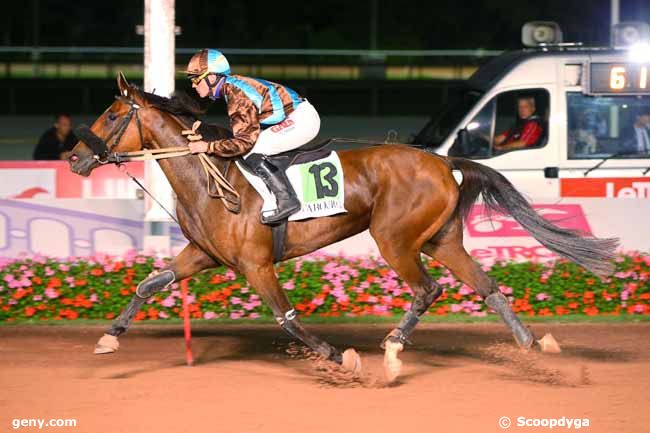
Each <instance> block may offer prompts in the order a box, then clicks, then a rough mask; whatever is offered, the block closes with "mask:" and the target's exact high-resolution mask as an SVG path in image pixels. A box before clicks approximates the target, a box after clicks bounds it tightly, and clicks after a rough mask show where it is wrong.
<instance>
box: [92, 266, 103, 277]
mask: <svg viewBox="0 0 650 433" xmlns="http://www.w3.org/2000/svg"><path fill="white" fill-rule="evenodd" d="M90 275H92V276H94V277H101V276H102V275H104V270H103V269H102V268H94V269H93V270H92V271H90Z"/></svg>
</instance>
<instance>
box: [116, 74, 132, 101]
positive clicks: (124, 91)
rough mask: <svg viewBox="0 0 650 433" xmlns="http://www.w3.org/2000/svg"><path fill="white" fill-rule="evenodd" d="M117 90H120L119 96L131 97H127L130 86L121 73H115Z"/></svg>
mask: <svg viewBox="0 0 650 433" xmlns="http://www.w3.org/2000/svg"><path fill="white" fill-rule="evenodd" d="M117 88H118V89H120V95H122V96H127V97H128V96H131V95H129V92H130V91H131V86H130V84H129V82H128V81H126V78H124V74H123V73H122V72H118V73H117Z"/></svg>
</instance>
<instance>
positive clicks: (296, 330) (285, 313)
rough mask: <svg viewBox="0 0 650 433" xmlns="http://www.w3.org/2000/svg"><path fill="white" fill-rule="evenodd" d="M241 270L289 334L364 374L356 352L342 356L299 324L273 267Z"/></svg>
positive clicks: (329, 358)
mask: <svg viewBox="0 0 650 433" xmlns="http://www.w3.org/2000/svg"><path fill="white" fill-rule="evenodd" d="M241 271H242V273H243V274H244V276H245V277H246V280H247V281H248V283H249V284H250V285H251V286H252V287H253V288H254V289H255V291H256V292H257V293H259V294H260V296H261V298H262V299H263V300H264V302H265V303H266V304H267V305H268V306H269V307H270V308H271V311H273V315H274V316H275V320H276V321H277V322H278V324H279V325H280V326H281V327H282V329H284V331H285V332H286V333H287V334H289V335H291V336H292V337H294V338H297V339H299V340H300V341H302V342H303V343H304V344H305V345H307V347H309V348H310V349H311V350H313V351H314V352H316V353H318V354H319V355H321V356H322V357H323V358H325V359H327V360H330V361H334V362H336V363H337V364H339V365H342V366H343V367H344V368H345V369H347V370H349V371H352V372H354V373H359V372H360V370H361V359H360V357H359V355H358V354H357V353H356V352H355V351H354V350H353V349H348V350H346V351H345V352H344V353H343V354H341V352H339V351H338V350H337V349H336V348H335V347H334V346H332V345H330V344H329V343H327V342H326V341H323V340H321V339H320V338H318V337H316V336H315V335H313V334H311V333H310V332H308V331H307V330H306V329H305V328H304V327H303V326H302V324H301V323H300V322H299V321H298V317H297V314H296V310H294V309H293V308H292V306H291V303H290V302H289V299H288V298H287V295H286V293H285V292H284V290H282V287H280V284H279V283H278V278H277V276H276V275H275V270H274V269H273V265H272V264H268V265H262V266H249V267H246V268H244V269H241Z"/></svg>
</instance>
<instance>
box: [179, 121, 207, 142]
mask: <svg viewBox="0 0 650 433" xmlns="http://www.w3.org/2000/svg"><path fill="white" fill-rule="evenodd" d="M199 126H201V121H200V120H197V121H196V122H194V124H193V125H192V129H184V130H182V131H181V135H182V136H184V137H185V138H187V140H188V141H190V142H192V141H201V140H203V136H202V135H201V134H199V131H198V129H199Z"/></svg>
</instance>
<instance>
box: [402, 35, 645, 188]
mask: <svg viewBox="0 0 650 433" xmlns="http://www.w3.org/2000/svg"><path fill="white" fill-rule="evenodd" d="M632 24H633V26H636V28H637V29H638V30H639V32H638V34H640V35H642V36H643V35H644V34H647V33H648V30H647V25H645V24H643V23H640V24H639V23H632ZM622 26H625V24H622V25H621V27H622ZM639 27H640V28H639ZM524 29H526V27H524ZM623 30H624V29H623ZM533 31H534V30H533ZM626 31H627V33H623V34H624V35H629V34H630V31H629V29H628V30H626ZM615 42H616V45H624V44H623V43H621V42H620V41H615ZM633 42H635V43H633V44H628V45H626V46H624V47H617V48H613V47H607V48H585V47H582V46H580V45H579V44H555V45H553V44H544V45H543V46H539V47H536V48H532V49H525V50H521V51H514V52H507V53H505V54H502V55H500V56H498V57H496V58H494V59H493V60H492V61H490V62H489V63H487V64H485V65H484V66H483V67H481V68H480V69H479V70H478V71H477V72H476V73H475V74H474V75H473V76H472V77H471V78H470V79H469V80H468V82H467V87H466V89H465V90H464V92H463V93H462V95H461V96H460V97H459V98H458V100H457V101H456V102H455V103H452V104H450V105H449V106H448V108H447V109H446V110H444V111H443V112H442V113H441V114H440V115H439V116H437V117H435V118H433V119H432V121H431V122H430V123H429V124H428V125H427V126H426V127H425V128H424V129H423V130H422V131H421V132H420V133H419V134H418V135H417V136H416V137H415V138H414V144H415V145H418V144H420V145H426V146H429V147H433V148H434V149H435V150H436V152H437V153H440V154H445V155H447V154H448V155H457V156H464V157H467V158H472V159H477V160H480V162H481V163H482V164H485V165H488V166H490V167H492V168H495V169H497V170H498V171H500V172H501V173H503V174H504V175H505V176H506V177H508V178H509V179H510V180H511V181H512V182H513V183H514V184H515V185H516V186H517V187H518V188H519V189H520V190H522V191H523V192H525V193H527V194H528V195H530V196H534V197H610V198H615V197H625V198H631V197H637V198H650V45H649V44H647V43H643V42H642V41H640V40H636V41H633ZM522 100H523V102H522ZM519 103H528V104H533V105H534V114H533V115H532V116H531V117H529V118H528V119H525V120H524V119H521V118H520V116H519V115H518V108H517V107H518V104H519ZM522 130H523V131H527V130H528V132H531V131H532V133H526V134H522ZM520 134H521V136H520ZM524 135H525V138H526V139H525V140H522V139H523V138H524ZM500 136H501V137H500ZM504 139H505V140H508V141H510V142H514V141H517V139H519V142H518V143H519V144H518V146H519V148H517V149H509V150H505V149H499V148H498V146H497V144H498V143H499V141H503V140H504ZM506 147H509V146H506Z"/></svg>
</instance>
